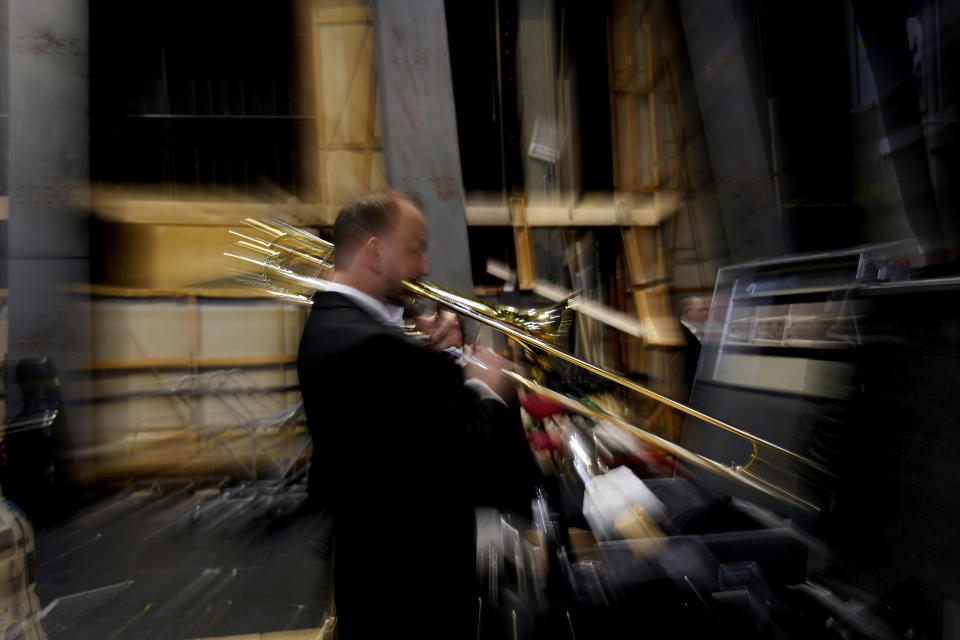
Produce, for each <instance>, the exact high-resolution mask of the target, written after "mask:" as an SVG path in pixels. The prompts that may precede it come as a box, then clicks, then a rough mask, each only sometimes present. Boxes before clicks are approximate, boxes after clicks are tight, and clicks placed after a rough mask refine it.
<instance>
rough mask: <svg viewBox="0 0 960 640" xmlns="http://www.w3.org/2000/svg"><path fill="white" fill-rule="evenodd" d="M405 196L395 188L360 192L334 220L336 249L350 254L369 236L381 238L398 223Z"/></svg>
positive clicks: (341, 252) (344, 253)
mask: <svg viewBox="0 0 960 640" xmlns="http://www.w3.org/2000/svg"><path fill="white" fill-rule="evenodd" d="M402 200H409V197H407V196H406V195H404V194H402V193H400V192H398V191H394V190H392V189H377V190H375V191H367V192H365V193H361V194H360V195H358V196H357V197H355V198H354V199H353V200H351V201H350V202H348V203H347V204H345V205H344V206H343V208H342V209H340V213H339V214H337V220H336V222H334V223H333V243H334V251H335V252H336V253H339V254H340V255H348V254H350V253H352V252H353V251H354V250H355V249H356V247H357V245H359V244H360V243H361V242H362V241H364V240H365V239H366V237H367V236H374V237H375V238H382V237H383V236H384V235H386V234H388V233H389V232H390V230H391V229H392V228H393V226H394V225H395V224H396V221H397V211H398V207H397V205H398V204H399V203H400V202H401V201H402ZM334 260H335V261H336V256H334Z"/></svg>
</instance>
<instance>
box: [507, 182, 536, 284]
mask: <svg viewBox="0 0 960 640" xmlns="http://www.w3.org/2000/svg"><path fill="white" fill-rule="evenodd" d="M523 205H524V203H523V198H510V218H511V220H512V221H513V224H514V228H513V244H514V249H515V251H516V254H517V288H518V289H521V290H523V291H529V290H530V289H532V288H533V283H534V282H535V281H536V279H537V274H536V271H535V269H534V263H533V243H532V242H531V241H530V228H529V227H528V226H527V224H526V212H525V210H524V206H523Z"/></svg>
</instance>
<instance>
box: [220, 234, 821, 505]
mask: <svg viewBox="0 0 960 640" xmlns="http://www.w3.org/2000/svg"><path fill="white" fill-rule="evenodd" d="M243 222H244V224H246V225H247V226H248V227H250V228H251V230H252V231H251V232H248V233H241V232H239V231H234V230H230V232H229V233H230V234H232V235H233V236H235V237H236V238H238V239H237V240H236V241H235V242H234V247H235V248H236V250H235V251H227V252H224V255H225V256H228V257H230V258H234V259H236V260H239V261H241V262H243V263H244V265H245V267H246V269H245V270H242V271H240V272H239V273H238V274H237V279H238V280H240V281H241V282H242V283H244V284H246V285H248V286H253V287H256V288H258V289H261V290H263V291H266V292H267V293H269V294H271V295H275V296H278V297H281V298H284V299H286V300H290V301H293V302H297V303H300V304H306V305H309V304H311V303H312V301H311V297H312V295H313V293H314V292H316V291H323V290H325V289H326V280H325V278H323V277H322V276H324V275H327V274H329V273H330V272H331V271H332V270H333V257H334V256H333V253H334V245H333V243H331V242H328V241H326V240H324V239H322V238H320V237H318V236H316V235H314V234H312V233H310V232H309V231H305V230H303V229H300V228H298V227H294V226H292V225H290V224H287V223H285V222H282V221H279V220H271V221H269V222H264V221H262V220H255V219H253V218H246V219H244V220H243ZM251 267H253V269H252V270H251ZM304 270H306V271H307V273H304ZM403 285H404V287H405V288H406V289H407V290H408V291H409V292H410V293H411V294H413V295H414V296H416V297H418V298H423V299H425V300H428V301H431V302H434V303H436V304H439V305H442V306H444V307H446V308H448V309H451V310H452V311H455V312H457V313H459V314H461V315H464V316H466V317H468V318H471V319H473V320H476V321H478V322H481V323H483V324H486V325H489V326H491V327H493V328H494V329H497V330H498V331H500V332H502V333H503V334H505V335H506V336H509V337H510V338H513V339H514V340H516V341H517V342H518V343H520V344H521V345H522V346H524V347H525V348H527V349H531V348H535V349H536V350H539V351H541V352H543V353H547V354H550V355H552V356H555V357H558V358H560V359H562V360H564V361H566V362H569V363H571V364H573V365H575V366H577V367H580V368H583V369H586V370H587V371H590V372H591V373H594V374H596V375H599V376H601V377H603V378H606V379H607V380H610V381H611V382H614V383H616V384H618V385H620V386H622V387H625V388H627V389H630V390H632V391H635V392H637V393H639V394H641V395H643V396H645V397H647V398H650V399H652V400H655V401H656V402H659V403H661V404H663V405H666V406H668V407H671V408H673V409H676V410H678V411H681V412H683V413H685V414H687V415H689V416H692V417H694V418H697V419H699V420H703V421H704V422H707V423H709V424H711V425H713V426H715V427H718V428H720V429H723V430H725V431H727V432H729V433H731V434H733V435H735V436H737V437H739V438H742V439H744V440H746V441H747V442H749V443H750V445H751V447H752V453H751V454H750V458H749V460H748V461H747V462H746V463H745V464H742V465H737V464H731V465H726V464H723V463H720V462H717V461H715V460H711V459H710V458H707V457H705V456H702V455H699V454H697V453H694V452H692V451H690V450H689V449H685V448H684V447H681V446H680V445H677V444H676V443H674V442H671V441H669V440H667V439H665V438H661V437H660V436H657V435H655V434H652V433H650V432H649V431H646V430H645V429H642V428H640V427H637V426H635V425H632V424H630V423H628V422H626V421H625V420H623V419H622V418H620V417H618V416H616V415H613V414H612V413H610V412H608V411H603V410H602V409H599V408H598V407H596V405H593V404H588V403H585V402H582V401H580V400H577V399H574V398H571V397H569V396H567V395H565V394H562V393H559V392H557V391H554V390H552V389H548V388H546V387H543V386H541V385H540V384H538V383H537V382H535V381H533V380H530V379H528V378H525V377H523V376H521V375H519V374H517V373H515V372H513V371H506V370H504V372H503V373H505V374H506V375H508V376H510V377H511V378H512V379H513V380H515V381H516V382H517V383H519V384H520V385H522V386H524V387H525V388H527V389H528V390H530V391H531V392H534V393H538V394H541V395H544V396H547V397H550V398H552V399H553V400H555V401H557V402H559V403H560V404H562V405H563V406H564V407H566V408H567V409H569V410H571V411H574V412H576V413H579V414H581V415H584V416H586V417H588V418H591V419H594V420H598V421H606V422H609V423H611V424H613V425H614V426H616V427H618V428H620V429H622V430H624V431H626V432H628V433H630V434H632V435H634V436H636V437H637V438H638V439H640V440H641V441H643V442H645V443H647V444H649V445H652V446H655V447H657V448H659V449H661V450H663V451H666V452H667V453H669V454H671V455H673V456H675V457H676V458H679V459H681V460H684V461H685V462H688V463H690V464H692V465H695V466H697V467H700V468H702V469H706V470H707V471H710V472H712V473H714V474H716V475H719V476H721V477H724V478H727V479H729V480H732V481H734V482H736V483H739V484H741V485H745V486H748V487H750V488H752V489H755V490H757V491H760V492H762V493H764V494H766V495H769V496H772V497H774V498H777V499H779V500H782V501H784V502H786V503H788V504H791V505H793V506H796V507H800V508H802V509H806V510H811V511H819V507H818V506H817V505H815V504H813V503H811V502H809V501H808V500H805V499H804V498H802V497H800V496H798V495H796V494H794V493H792V492H790V491H787V490H786V489H783V488H781V487H779V486H777V485H775V484H773V483H771V482H768V481H766V480H764V479H762V478H761V477H760V476H758V475H757V474H755V473H753V472H752V471H751V470H750V467H751V466H752V465H753V464H755V463H756V462H758V461H760V460H761V451H762V450H768V451H772V452H775V453H778V454H780V455H783V456H785V457H786V458H787V459H789V460H791V461H793V462H797V463H800V464H802V465H804V466H806V467H809V468H811V469H815V470H817V471H819V472H821V473H824V474H827V475H831V473H830V471H829V470H828V469H826V468H825V467H824V466H823V465H821V464H820V463H818V462H816V461H814V460H811V459H810V458H808V457H806V456H803V455H801V454H799V453H796V452H794V451H791V450H790V449H787V448H785V447H782V446H780V445H778V444H775V443H773V442H770V441H769V440H765V439H763V438H760V437H758V436H755V435H753V434H751V433H749V432H747V431H744V430H743V429H740V428H738V427H735V426H733V425H731V424H728V423H726V422H724V421H722V420H719V419H718V418H714V417H713V416H710V415H707V414H705V413H703V412H701V411H698V410H696V409H694V408H693V407H690V406H687V405H685V404H683V403H680V402H677V401H675V400H672V399H670V398H668V397H666V396H664V395H661V394H659V393H657V392H655V391H653V390H652V389H649V388H647V387H644V386H642V385H640V384H637V383H636V382H634V381H632V380H630V379H628V378H626V377H624V376H622V375H620V374H618V373H615V372H613V371H610V370H608V369H605V368H603V367H600V366H597V365H595V364H592V363H590V362H587V361H586V360H583V359H581V358H578V357H576V356H574V355H572V354H570V353H567V352H566V351H563V350H562V349H560V348H558V347H557V346H556V342H557V339H558V338H559V337H561V336H562V335H563V334H564V332H565V331H566V329H567V328H568V327H569V324H570V313H571V310H570V298H568V299H566V300H563V301H561V302H559V303H558V304H556V305H554V306H551V307H546V308H541V309H529V310H524V309H518V308H516V307H511V306H507V305H493V304H489V303H487V302H484V301H482V300H478V299H476V298H472V297H469V296H465V295H462V294H459V293H456V292H452V291H448V290H446V289H443V288H441V287H439V286H437V285H435V284H432V283H430V282H428V281H426V280H422V279H415V280H411V281H404V282H403Z"/></svg>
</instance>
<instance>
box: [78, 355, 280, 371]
mask: <svg viewBox="0 0 960 640" xmlns="http://www.w3.org/2000/svg"><path fill="white" fill-rule="evenodd" d="M296 361H297V358H296V356H287V355H280V356H256V357H246V358H195V359H193V358H145V359H142V360H100V361H97V362H89V363H84V364H81V365H79V366H78V367H76V370H78V371H139V370H142V369H156V370H160V369H182V370H184V371H189V370H192V369H229V368H233V367H275V366H279V365H286V364H293V363H294V362H296Z"/></svg>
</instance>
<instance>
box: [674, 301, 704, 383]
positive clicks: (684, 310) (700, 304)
mask: <svg viewBox="0 0 960 640" xmlns="http://www.w3.org/2000/svg"><path fill="white" fill-rule="evenodd" d="M677 310H678V315H679V316H680V331H681V333H682V334H683V338H684V340H685V341H686V344H685V346H684V347H683V371H684V376H685V379H686V383H687V384H686V392H687V396H689V395H690V391H691V390H692V389H693V380H694V378H695V377H696V375H697V363H698V362H699V361H700V348H701V347H702V346H703V339H704V335H705V334H706V330H707V318H708V316H709V315H710V298H708V297H706V296H687V297H685V298H681V299H680V303H679V304H678V306H677Z"/></svg>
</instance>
